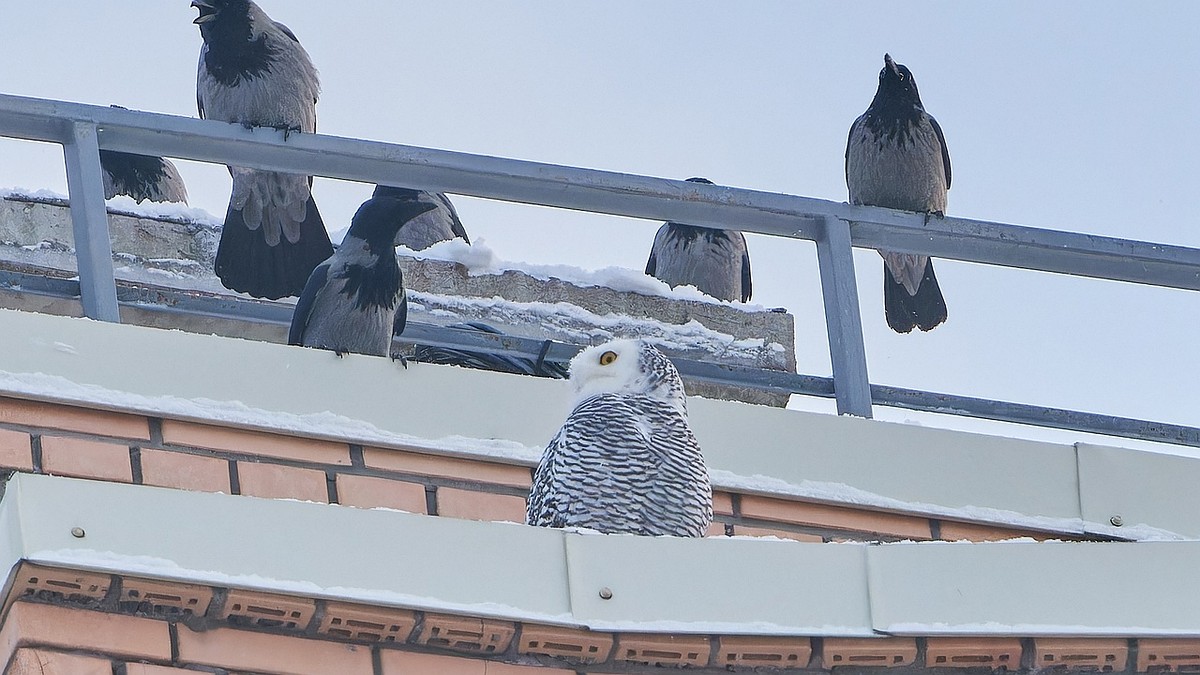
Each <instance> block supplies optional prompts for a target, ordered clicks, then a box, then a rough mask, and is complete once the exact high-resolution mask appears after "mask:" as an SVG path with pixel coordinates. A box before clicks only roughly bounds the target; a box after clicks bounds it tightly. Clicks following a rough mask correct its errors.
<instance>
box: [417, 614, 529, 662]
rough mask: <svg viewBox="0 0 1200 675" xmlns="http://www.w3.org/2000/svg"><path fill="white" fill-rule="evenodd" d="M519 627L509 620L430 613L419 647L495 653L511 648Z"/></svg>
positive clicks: (420, 636)
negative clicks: (426, 646) (427, 646)
mask: <svg viewBox="0 0 1200 675" xmlns="http://www.w3.org/2000/svg"><path fill="white" fill-rule="evenodd" d="M514 633H516V625H515V624H512V623H510V622H507V621H493V620H490V619H474V618H471V617H465V616H448V615H445V614H426V615H425V626H424V628H423V629H422V630H421V634H420V635H419V636H418V637H417V644H422V645H429V646H430V647H442V648H444V649H454V650H456V651H460V652H469V653H472V654H495V653H498V652H502V651H504V650H506V649H508V645H509V643H511V642H512V638H513V634H514Z"/></svg>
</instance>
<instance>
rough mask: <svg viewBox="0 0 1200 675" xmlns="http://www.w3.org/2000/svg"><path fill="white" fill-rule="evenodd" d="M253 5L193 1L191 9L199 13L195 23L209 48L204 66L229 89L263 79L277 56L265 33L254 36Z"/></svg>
mask: <svg viewBox="0 0 1200 675" xmlns="http://www.w3.org/2000/svg"><path fill="white" fill-rule="evenodd" d="M254 6H255V5H254V3H253V2H251V1H250V0H192V7H195V8H196V9H198V10H200V15H199V16H197V17H196V20H195V21H193V22H192V23H195V24H197V25H198V26H200V36H201V37H203V38H204V43H205V44H206V45H207V46H208V51H207V53H206V54H205V56H204V67H205V69H206V70H207V71H208V73H209V74H210V75H212V77H213V78H214V79H216V80H217V81H218V82H220V83H221V84H224V85H226V86H236V85H237V84H238V83H240V82H242V81H243V80H249V79H253V78H256V77H261V76H262V75H263V74H264V73H266V72H267V71H268V70H269V69H270V68H271V63H272V62H273V61H274V59H275V57H276V55H277V54H278V47H277V46H275V45H272V44H270V43H269V42H268V41H267V35H266V33H264V32H259V33H258V35H257V37H256V36H255V31H254V26H253V18H252V17H251V11H250V10H251V7H254ZM260 31H261V29H260Z"/></svg>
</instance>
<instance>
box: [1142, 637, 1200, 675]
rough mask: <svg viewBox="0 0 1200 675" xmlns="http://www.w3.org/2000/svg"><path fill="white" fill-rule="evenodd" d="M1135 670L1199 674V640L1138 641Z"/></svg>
mask: <svg viewBox="0 0 1200 675" xmlns="http://www.w3.org/2000/svg"><path fill="white" fill-rule="evenodd" d="M1137 669H1138V672H1139V673H1146V672H1177V673H1200V640H1183V639H1180V640H1138V658H1137Z"/></svg>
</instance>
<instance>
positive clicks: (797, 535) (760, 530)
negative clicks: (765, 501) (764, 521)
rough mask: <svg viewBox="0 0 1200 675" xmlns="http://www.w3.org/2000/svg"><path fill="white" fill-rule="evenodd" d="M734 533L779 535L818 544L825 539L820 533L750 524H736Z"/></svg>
mask: <svg viewBox="0 0 1200 675" xmlns="http://www.w3.org/2000/svg"><path fill="white" fill-rule="evenodd" d="M733 534H734V536H742V537H779V538H780V539H792V540H794V541H810V542H814V543H817V544H819V543H821V542H823V541H825V540H824V539H823V538H822V537H821V535H819V534H808V533H805V532H791V531H789V530H780V529H776V528H773V527H751V526H749V525H734V526H733Z"/></svg>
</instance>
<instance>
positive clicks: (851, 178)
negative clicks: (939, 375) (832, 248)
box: [846, 54, 950, 333]
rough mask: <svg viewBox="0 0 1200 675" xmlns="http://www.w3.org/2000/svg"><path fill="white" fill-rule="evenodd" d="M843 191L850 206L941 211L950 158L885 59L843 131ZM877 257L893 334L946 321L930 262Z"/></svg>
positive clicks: (902, 77) (908, 86)
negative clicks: (862, 107)
mask: <svg viewBox="0 0 1200 675" xmlns="http://www.w3.org/2000/svg"><path fill="white" fill-rule="evenodd" d="M846 186H847V187H848V188H849V189H850V203H851V204H866V205H870V206H886V207H888V208H892V209H903V210H905V211H921V212H924V213H936V214H939V215H942V214H945V212H946V191H947V190H949V189H950V151H949V150H948V149H947V148H946V139H945V138H944V137H943V136H942V128H941V127H940V126H938V123H937V120H935V119H933V117H932V116H931V115H929V114H928V113H926V112H925V108H924V106H922V105H921V97H920V95H919V94H918V93H917V83H916V81H915V80H913V76H912V73H911V72H909V70H908V68H906V67H904V66H902V65H899V64H897V63H896V62H894V61H892V57H891V56H889V55H887V54H884V55H883V70H881V71H880V72H879V89H878V90H876V92H875V98H874V99H873V100H872V101H871V105H870V107H868V108H867V111H866V112H865V113H863V114H862V115H861V116H860V117H859V118H858V119H856V120H854V124H852V125H851V126H850V137H849V139H847V142H846ZM879 254H880V255H882V256H883V263H884V272H883V304H884V311H885V314H886V316H887V322H888V325H889V326H891V328H892V330H894V331H896V332H897V333H908V332H910V331H912V329H913V328H914V327H916V328H920V329H921V330H930V329H932V328H933V327H935V326H937V325H938V324H940V323H942V322H943V321H945V320H946V300H945V299H944V298H943V297H942V290H941V289H940V288H938V282H937V277H936V276H934V273H933V261H932V260H930V258H929V256H925V255H918V254H915V253H896V252H892V251H880V252H879Z"/></svg>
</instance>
